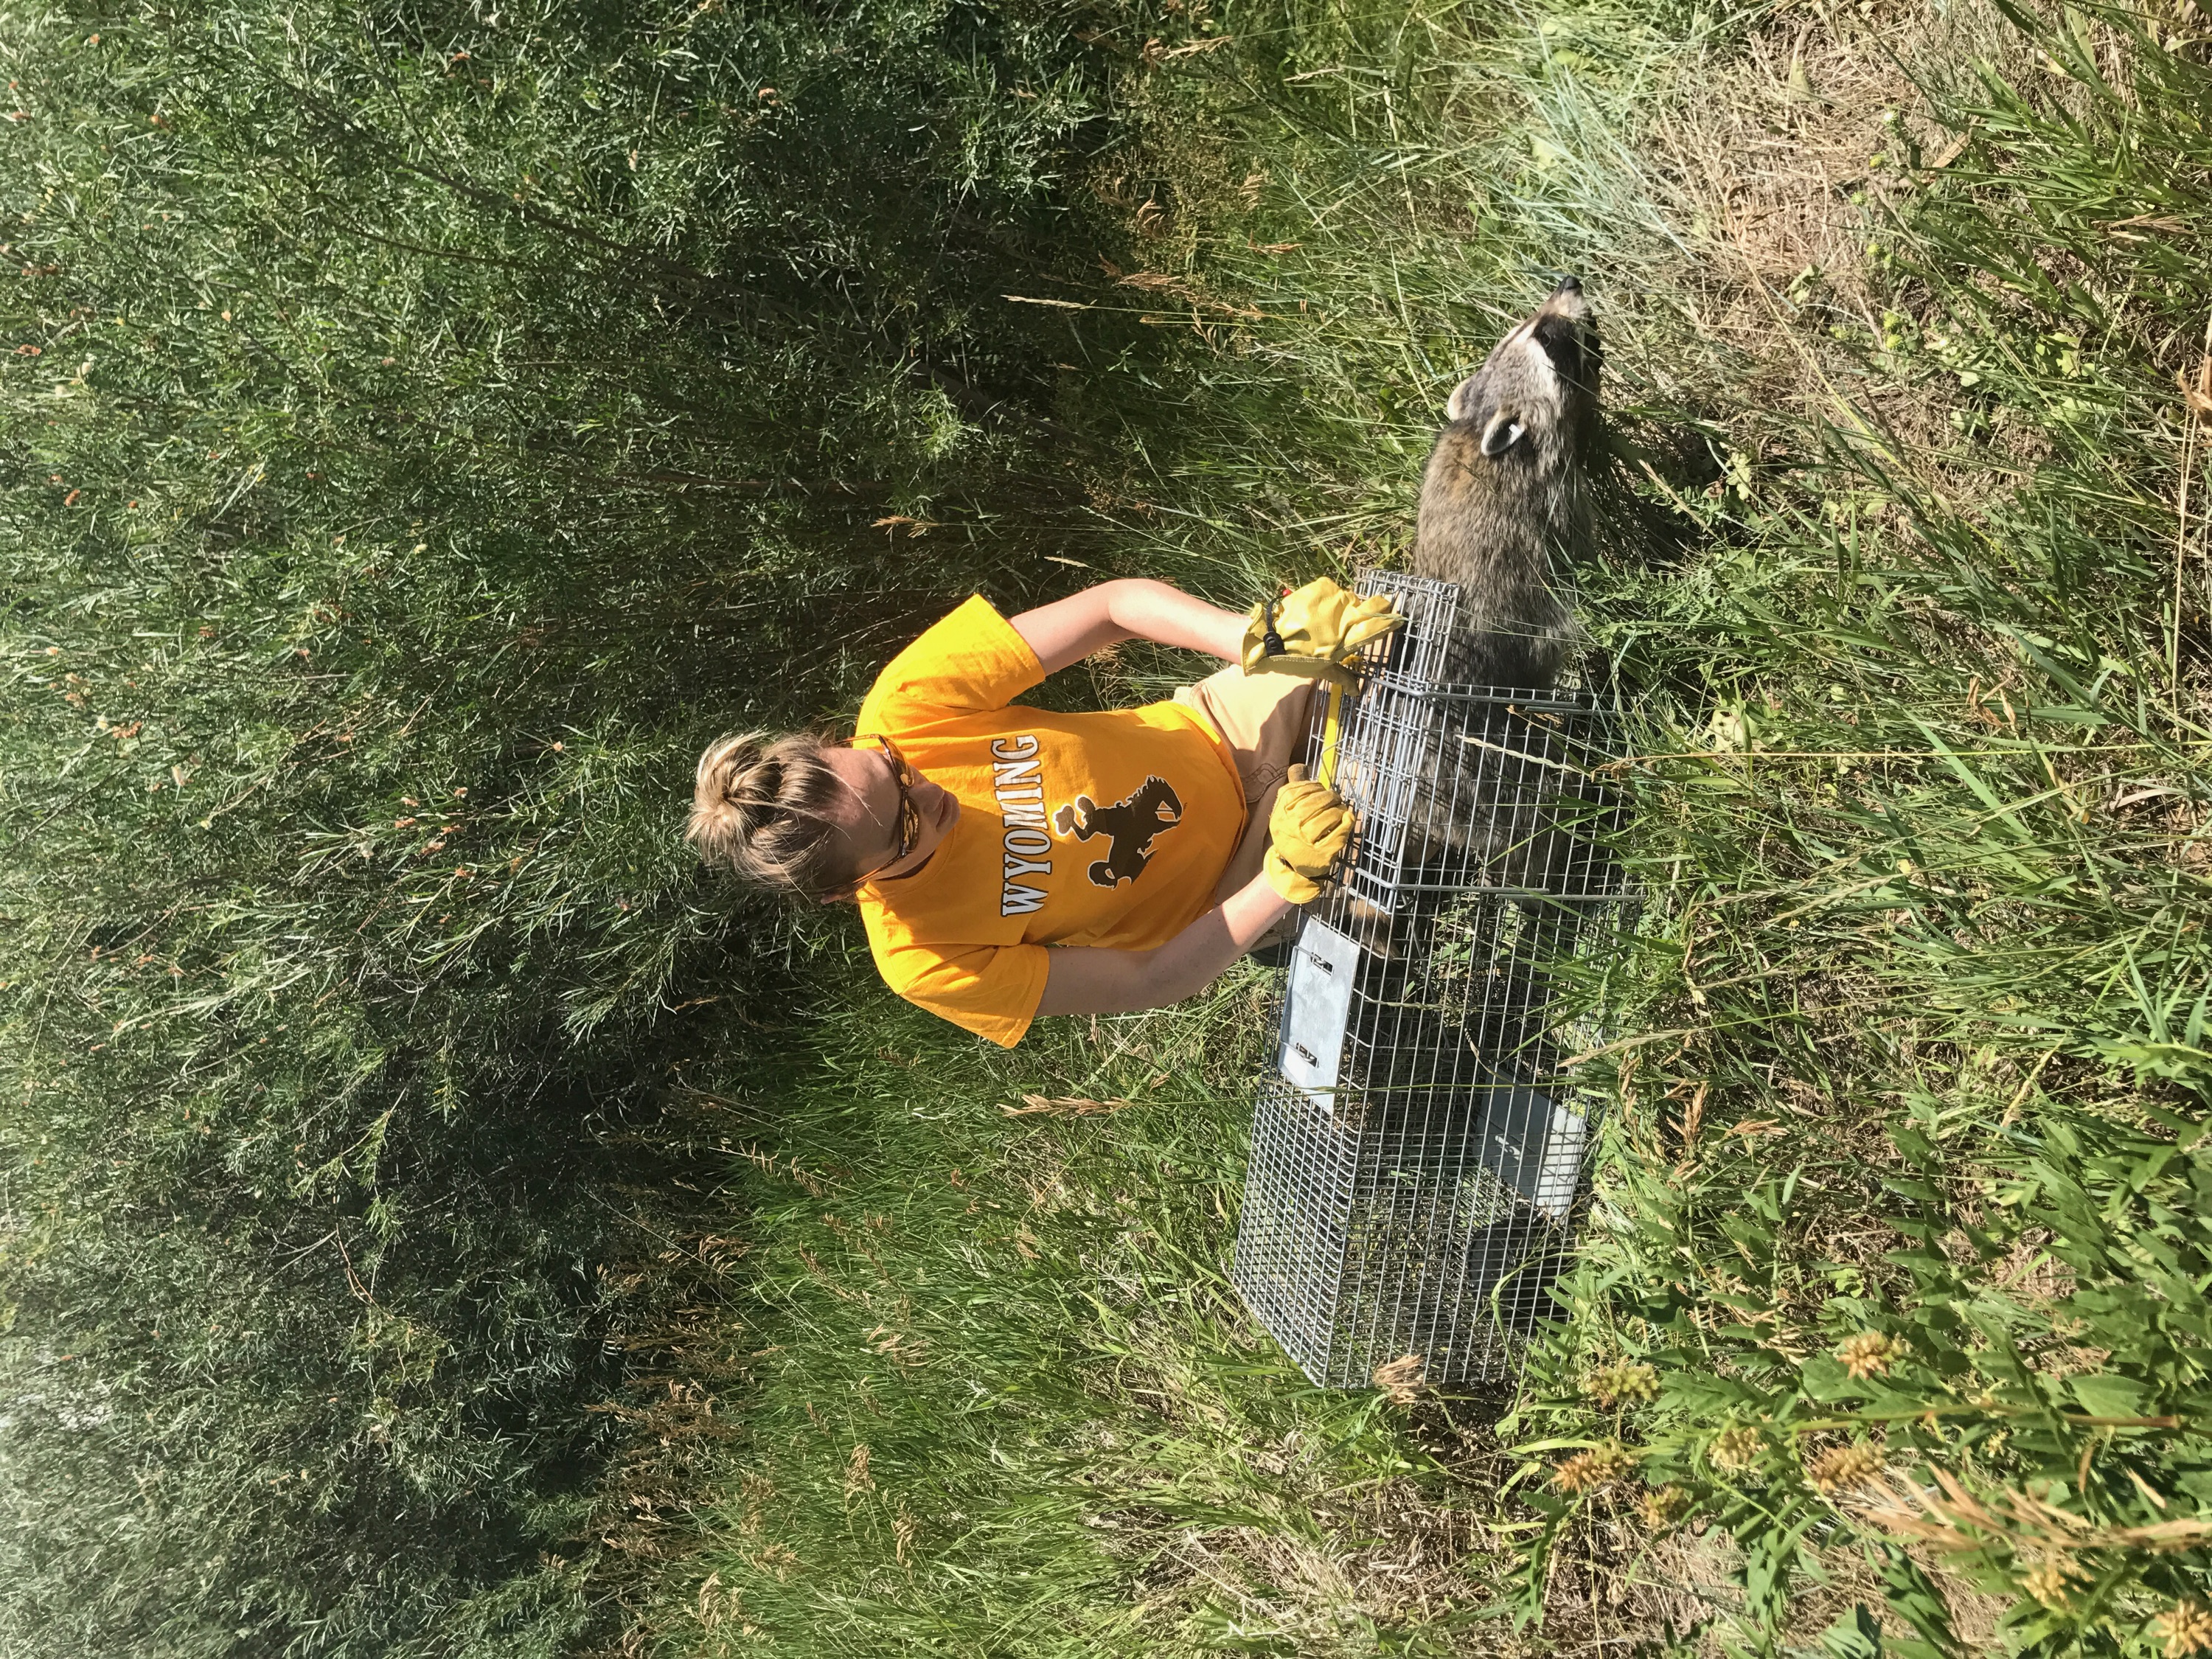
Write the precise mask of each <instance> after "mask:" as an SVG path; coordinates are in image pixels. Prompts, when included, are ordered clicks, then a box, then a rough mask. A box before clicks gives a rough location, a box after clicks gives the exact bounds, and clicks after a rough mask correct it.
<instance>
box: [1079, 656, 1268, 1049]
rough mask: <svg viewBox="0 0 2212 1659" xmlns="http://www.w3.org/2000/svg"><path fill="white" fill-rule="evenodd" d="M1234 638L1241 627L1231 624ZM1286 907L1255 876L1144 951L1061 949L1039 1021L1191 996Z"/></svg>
mask: <svg viewBox="0 0 2212 1659" xmlns="http://www.w3.org/2000/svg"><path fill="white" fill-rule="evenodd" d="M1238 628H1239V630H1240V632H1241V630H1242V628H1243V623H1241V622H1240V623H1238ZM1290 908H1291V905H1290V901H1289V900H1287V899H1285V898H1284V897H1283V896H1281V895H1280V894H1279V893H1277V892H1276V891H1275V890H1274V889H1273V887H1270V886H1269V885H1268V884H1267V877H1265V876H1263V875H1262V876H1255V877H1253V878H1252V879H1251V880H1250V881H1249V882H1248V883H1246V884H1244V885H1243V887H1241V888H1239V889H1237V891H1236V892H1234V893H1232V894H1231V895H1230V896H1229V898H1228V899H1227V901H1226V902H1223V903H1221V904H1218V905H1216V906H1215V907H1214V908H1212V909H1211V910H1208V911H1207V912H1206V914H1205V915H1202V916H1200V918H1199V919H1198V920H1197V921H1194V922H1193V923H1191V925H1190V926H1189V927H1186V928H1184V929H1183V930H1182V932H1181V933H1177V934H1176V936H1175V937H1174V938H1173V939H1170V940H1169V941H1168V942H1167V943H1166V944H1165V945H1160V946H1158V947H1157V948H1156V949H1153V950H1150V951H1110V950H1106V949H1103V948H1102V947H1099V946H1096V945H1068V946H1064V947H1062V948H1060V949H1058V950H1055V951H1053V953H1052V956H1051V958H1050V965H1049V967H1048V969H1047V970H1046V974H1045V981H1044V1000H1042V1002H1040V1003H1039V1004H1038V1005H1037V1012H1038V1013H1040V1014H1126V1013H1130V1012H1134V1011H1135V1010H1137V1009H1139V1008H1164V1007H1166V1006H1168V1004H1170V1003H1171V1002H1181V1001H1182V1000H1183V999H1184V998H1185V997H1189V996H1195V995H1197V994H1198V993H1200V991H1202V990H1204V989H1205V988H1206V987H1207V986H1209V985H1211V984H1212V983H1213V981H1215V980H1216V979H1218V978H1219V977H1220V975H1221V972H1222V969H1225V968H1226V967H1228V966H1229V964H1230V963H1232V962H1234V961H1236V960H1237V957H1241V956H1243V954H1244V953H1245V952H1246V951H1249V950H1250V949H1251V948H1252V946H1253V945H1254V943H1255V941H1256V940H1258V939H1259V938H1260V936H1261V934H1262V933H1266V932H1267V930H1268V929H1269V928H1270V927H1273V926H1274V925H1275V924H1276V923H1277V922H1278V921H1281V920H1282V918H1283V915H1284V914H1285V912H1286V911H1288V910H1289V909H1290Z"/></svg>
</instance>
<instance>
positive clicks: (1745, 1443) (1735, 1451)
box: [1712, 1423, 1766, 1469]
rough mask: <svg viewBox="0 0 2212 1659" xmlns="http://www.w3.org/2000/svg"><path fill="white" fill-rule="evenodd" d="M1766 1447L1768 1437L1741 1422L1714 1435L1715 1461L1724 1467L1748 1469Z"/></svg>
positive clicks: (1713, 1452) (1713, 1453) (1713, 1449)
mask: <svg viewBox="0 0 2212 1659" xmlns="http://www.w3.org/2000/svg"><path fill="white" fill-rule="evenodd" d="M1765 1449H1766V1437H1765V1436H1764V1435H1762V1434H1761V1433H1759V1431H1758V1430H1757V1429H1754V1428H1751V1427H1748V1426H1747V1425H1744V1424H1741V1423H1739V1424H1738V1425H1736V1426H1735V1427H1734V1428H1732V1429H1723V1430H1722V1431H1720V1432H1719V1433H1718V1434H1717V1435H1715V1436H1714V1437H1713V1446H1712V1457H1713V1462H1716V1463H1717V1464H1719V1465H1720V1466H1721V1468H1724V1469H1747V1468H1750V1467H1751V1466H1752V1465H1753V1463H1756V1462H1759V1454H1760V1453H1761V1452H1763V1451H1765Z"/></svg>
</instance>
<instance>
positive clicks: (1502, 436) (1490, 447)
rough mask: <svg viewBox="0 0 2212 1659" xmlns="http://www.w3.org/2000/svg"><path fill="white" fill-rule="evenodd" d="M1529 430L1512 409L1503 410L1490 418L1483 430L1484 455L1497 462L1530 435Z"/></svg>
mask: <svg viewBox="0 0 2212 1659" xmlns="http://www.w3.org/2000/svg"><path fill="white" fill-rule="evenodd" d="M1526 435H1528V428H1527V427H1525V426H1523V425H1522V423H1521V417H1520V416H1519V415H1518V414H1517V413H1516V411H1514V410H1510V409H1501V410H1498V413H1496V414H1495V415H1493V416H1491V417H1490V422H1489V424H1488V425H1486V426H1485V427H1484V428H1482V453H1484V454H1485V455H1486V456H1488V457H1489V458H1490V459H1492V460H1493V461H1494V460H1496V459H1498V457H1499V456H1500V455H1503V454H1504V453H1505V452H1506V451H1507V450H1509V449H1510V448H1512V447H1513V446H1514V445H1516V444H1517V443H1519V442H1520V441H1521V440H1522V438H1523V437H1525V436H1526Z"/></svg>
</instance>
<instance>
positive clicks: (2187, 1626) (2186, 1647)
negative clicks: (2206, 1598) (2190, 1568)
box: [2151, 1595, 2212, 1659]
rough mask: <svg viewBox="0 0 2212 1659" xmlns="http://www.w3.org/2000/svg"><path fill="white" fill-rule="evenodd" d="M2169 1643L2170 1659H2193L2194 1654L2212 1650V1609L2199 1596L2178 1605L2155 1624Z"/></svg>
mask: <svg viewBox="0 0 2212 1659" xmlns="http://www.w3.org/2000/svg"><path fill="white" fill-rule="evenodd" d="M2151 1627H2152V1628H2153V1629H2154V1630H2155V1631H2156V1632H2158V1633H2159V1635H2160V1636H2161V1637H2163V1638H2165V1639H2166V1659H2189V1656H2190V1655H2191V1654H2192V1653H2202V1652H2203V1651H2204V1650H2205V1649H2207V1648H2212V1607H2207V1606H2206V1605H2205V1604H2204V1603H2203V1602H2202V1601H2198V1600H2197V1598H2196V1597H2195V1596H2193V1595H2192V1596H2191V1597H2190V1598H2189V1599H2188V1600H2187V1601H2177V1602H2175V1603H2174V1604H2173V1606H2172V1607H2171V1608H2169V1609H2168V1610H2167V1611H2166V1612H2165V1613H2160V1615H2159V1616H2158V1617H2157V1618H2156V1619H2154V1620H2152V1621H2151Z"/></svg>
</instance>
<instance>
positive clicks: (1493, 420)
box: [1410, 276, 1604, 688]
mask: <svg viewBox="0 0 2212 1659" xmlns="http://www.w3.org/2000/svg"><path fill="white" fill-rule="evenodd" d="M1603 361H1604V360H1603V356H1602V354H1601V350H1600V349H1599V343H1598V333H1597V324H1596V320H1595V319H1594V318H1593V317H1592V316H1591V314H1590V308H1589V302H1588V301H1585V300H1584V299H1583V285H1582V283H1580V282H1578V281H1577V280H1576V279H1575V278H1574V277H1572V276H1570V277H1568V278H1567V279H1566V280H1565V281H1564V282H1562V283H1560V284H1559V287H1558V288H1556V289H1553V291H1552V295H1551V297H1550V298H1549V299H1547V300H1546V301H1544V303H1543V304H1542V305H1541V307H1538V308H1537V311H1536V313H1535V314H1534V316H1532V317H1530V318H1529V319H1528V320H1527V321H1526V322H1524V323H1522V325H1520V326H1519V327H1518V328H1516V329H1515V330H1514V331H1512V332H1511V333H1510V334H1509V335H1507V336H1506V337H1504V339H1503V340H1501V341H1499V342H1498V347H1497V349H1495V350H1493V351H1492V353H1491V354H1490V356H1489V358H1488V360H1487V361H1486V362H1484V363H1483V365H1482V367H1481V368H1479V369H1477V370H1476V371H1475V372H1474V374H1471V375H1469V376H1468V378H1467V379H1466V380H1462V382H1460V384H1459V386H1457V387H1456V388H1455V390H1454V391H1453V392H1452V394H1451V398H1450V400H1449V402H1448V403H1446V404H1445V405H1444V418H1445V422H1446V424H1445V426H1444V428H1443V431H1442V432H1441V433H1439V434H1438V435H1437V445H1436V448H1435V450H1434V451H1433V452H1432V453H1431V454H1430V457H1429V467H1428V472H1427V475H1426V476H1425V477H1424V478H1423V480H1422V483H1421V511H1420V520H1419V528H1418V530H1417V532H1416V534H1415V538H1414V546H1413V559H1412V561H1411V567H1410V568H1412V570H1413V574H1416V575H1419V576H1431V577H1435V578H1437V580H1442V581H1448V582H1456V583H1457V584H1458V585H1459V589H1460V605H1461V614H1460V617H1459V625H1458V627H1457V629H1455V634H1454V637H1453V640H1452V643H1451V647H1450V651H1449V656H1448V659H1447V678H1449V679H1452V680H1454V681H1455V682H1458V683H1460V684H1476V685H1500V686H1514V687H1528V688H1536V687H1543V686H1548V685H1550V684H1553V682H1554V681H1556V680H1557V679H1558V678H1559V672H1560V670H1561V669H1562V668H1563V667H1565V664H1566V660H1567V658H1568V655H1569V653H1571V652H1572V651H1573V650H1574V649H1575V648H1576V647H1577V645H1578V644H1579V642H1580V641H1581V637H1582V635H1581V630H1580V629H1577V627H1576V625H1575V619H1574V613H1573V612H1572V611H1570V610H1569V609H1568V608H1567V605H1566V604H1565V602H1564V601H1563V600H1562V599H1560V598H1559V593H1558V592H1556V591H1555V589H1554V588H1553V582H1552V573H1553V567H1554V562H1555V561H1556V562H1571V561H1574V560H1577V559H1580V558H1582V557H1583V556H1586V555H1587V553H1588V551H1589V546H1590V543H1591V539H1592V536H1593V531H1594V523H1593V512H1592V508H1591V505H1590V488H1589V464H1590V461H1591V459H1592V456H1593V453H1594V452H1595V447H1596V445H1597V442H1598V376H1599V374H1600V371H1601V368H1602V367H1603Z"/></svg>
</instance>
